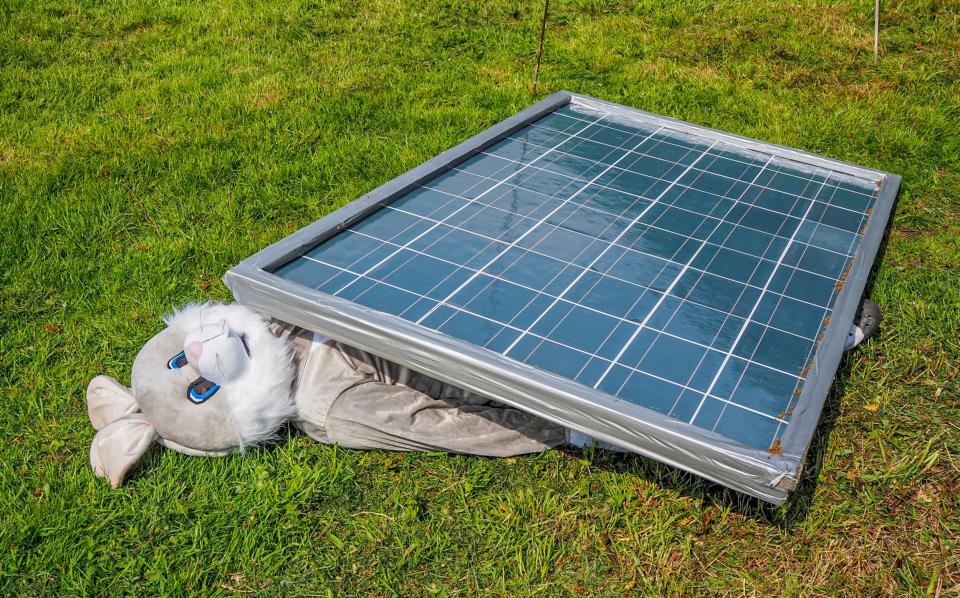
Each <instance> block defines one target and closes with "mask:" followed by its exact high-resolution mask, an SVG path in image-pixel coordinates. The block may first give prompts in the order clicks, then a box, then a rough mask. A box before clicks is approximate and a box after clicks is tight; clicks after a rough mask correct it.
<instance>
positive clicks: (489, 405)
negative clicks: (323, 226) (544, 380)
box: [271, 322, 567, 457]
mask: <svg viewBox="0 0 960 598" xmlns="http://www.w3.org/2000/svg"><path fill="white" fill-rule="evenodd" d="M271 329H272V331H273V332H274V334H277V335H278V336H281V337H288V338H290V340H291V341H292V344H293V346H294V353H295V361H296V364H297V376H296V378H297V380H296V389H295V393H294V400H295V402H296V407H297V416H296V418H295V420H294V421H295V423H296V424H297V425H298V426H299V427H300V428H301V429H302V430H303V431H304V432H305V433H307V434H308V435H310V436H311V437H313V438H315V439H316V440H318V441H319V442H324V443H337V444H339V445H341V446H344V447H348V448H356V449H388V450H399V451H449V452H455V453H469V454H474V455H486V456H490V457H509V456H512V455H522V454H526V453H536V452H540V451H544V450H547V449H550V448H553V447H556V446H559V445H561V444H564V443H565V442H567V430H566V428H564V427H562V426H559V425H556V424H553V423H550V422H548V421H546V420H544V419H541V418H539V417H537V416H535V415H530V414H529V413H525V412H523V411H520V410H519V409H514V408H513V407H509V406H506V405H503V404H501V403H497V402H495V401H491V400H489V399H485V398H482V397H480V396H477V395H475V394H472V393H469V392H467V391H464V390H461V389H459V388H456V387H453V386H450V385H449V384H446V383H444V382H440V381H439V380H435V379H433V378H430V377H428V376H424V375H423V374H419V373H417V372H414V371H412V370H410V369H409V368H406V367H403V366H400V365H398V364H395V363H393V362H390V361H387V360H385V359H382V358H380V357H377V356H375V355H371V354H370V353H367V352H365V351H361V350H359V349H355V348H353V347H348V346H346V345H343V344H341V343H338V342H336V341H333V340H330V339H325V338H323V337H320V336H318V335H315V334H314V333H313V332H310V331H308V330H304V329H302V328H298V327H295V326H292V325H289V324H284V323H280V322H275V323H274V324H273V325H272V326H271Z"/></svg>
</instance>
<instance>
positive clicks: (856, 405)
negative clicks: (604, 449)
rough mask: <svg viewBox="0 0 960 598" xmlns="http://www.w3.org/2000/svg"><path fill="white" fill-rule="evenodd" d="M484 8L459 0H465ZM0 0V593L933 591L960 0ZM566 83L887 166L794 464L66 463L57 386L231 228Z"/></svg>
mask: <svg viewBox="0 0 960 598" xmlns="http://www.w3.org/2000/svg"><path fill="white" fill-rule="evenodd" d="M476 4H480V3H476ZM482 4H483V6H477V5H475V4H474V3H468V2H465V1H457V0H446V1H437V0H420V1H417V2H402V1H399V0H397V1H389V0H380V1H370V2H357V3H353V2H338V3H328V2H319V1H309V0H304V1H299V2H298V1H294V2H277V3H274V2H266V1H263V0H249V1H247V2H239V1H236V0H219V1H216V2H214V1H202V2H195V3H194V2H190V3H188V2H177V1H171V2H157V3H147V2H141V1H139V0H131V1H124V2H113V1H106V2H89V3H81V2H71V1H69V0H61V1H50V2H46V1H36V2H32V1H22V0H21V1H17V0H13V1H12V2H11V1H10V0H7V1H4V2H2V3H0V239H2V241H0V243H2V245H0V310H2V311H0V397H2V399H0V426H2V430H3V435H2V438H3V443H2V445H0V592H2V593H4V594H9V595H38V594H50V595H62V594H97V593H102V594H108V595H115V594H186V593H208V594H221V593H223V594H227V593H233V592H237V593H260V594H267V595H271V594H272V595H286V594H309V595H316V594H320V595H339V594H364V595H370V594H374V595H382V594H393V593H396V594H426V593H437V594H441V595H475V594H510V595H512V594H523V595H526V594H547V595H579V594H596V595H603V594H617V593H623V592H626V591H633V592H636V593H641V594H649V593H654V594H660V593H667V594H684V593H733V594H741V593H746V594H761V595H781V594H784V595H810V594H822V595H842V594H855V595H870V596H873V595H879V594H884V593H893V594H907V593H910V594H924V593H933V594H942V595H947V594H950V593H956V592H960V547H958V540H960V383H958V381H957V376H958V374H960V124H958V123H960V6H958V4H957V3H956V2H951V1H935V0H917V1H912V0H900V1H896V2H886V3H884V4H885V7H884V20H883V26H882V37H881V54H880V58H879V61H878V62H877V63H876V64H875V63H874V61H873V56H872V44H873V41H872V25H873V23H872V13H871V11H872V5H873V3H872V2H870V1H868V0H858V1H853V0H841V1H838V2H814V1H810V0H802V1H799V2H782V1H772V0H758V1H757V2H753V3H746V2H744V3H740V2H732V1H727V2H720V3H713V2H705V1H702V0H694V1H687V2H680V1H676V2H672V1H668V0H660V1H657V0H646V1H639V2H613V1H606V0H569V1H563V2H561V1H556V2H554V3H552V9H553V10H552V14H551V19H550V24H549V31H548V34H547V41H546V46H545V51H544V62H543V67H542V70H541V79H540V89H539V91H538V94H537V96H536V97H534V96H532V95H531V91H530V83H531V80H532V75H533V61H534V55H535V52H536V43H537V35H538V28H539V21H540V11H541V10H542V4H540V3H538V2H535V1H526V2H519V1H516V0H514V1H506V0H502V1H501V0H497V1H495V2H485V3H482ZM558 89H569V90H571V91H577V92H582V93H586V94H590V95H594V96H597V97H600V98H603V99H607V100H611V101H616V102H621V103H624V104H628V105H631V106H635V107H638V108H642V109H645V110H649V111H653V112H657V113H660V114H664V115H667V116H672V117H676V118H680V119H684V120H689V121H692V122H695V123H698V124H703V125H707V126H711V127H716V128H720V129H724V130H728V131H732V132H735V133H738V134H741V135H747V136H751V137H757V138H760V139H763V140H766V141H772V142H775V143H780V144H784V145H788V146H793V147H798V148H801V149H805V150H808V151H813V152H817V153H821V154H825V155H827V156H830V157H833V158H838V159H841V160H846V161H851V162H856V163H860V164H864V165H866V166H870V167H875V168H880V169H883V170H887V171H891V172H895V173H898V174H901V175H902V176H903V186H902V191H901V194H900V198H899V201H898V204H897V206H896V209H895V213H894V215H893V218H892V224H891V227H890V230H889V236H888V241H887V243H886V245H885V248H884V250H883V252H882V253H881V255H880V256H879V257H878V261H877V266H876V267H875V269H874V276H873V278H872V282H871V288H870V296H871V297H872V298H873V299H874V300H876V301H877V302H878V303H879V304H880V305H881V307H882V308H883V309H884V311H885V316H886V317H885V320H884V324H883V329H882V332H881V334H880V336H879V337H878V338H876V339H873V340H871V341H869V342H868V343H867V344H866V345H864V346H863V347H862V348H860V349H859V350H857V351H855V352H853V353H851V354H849V355H848V356H847V358H846V359H845V361H844V363H843V364H842V366H841V369H840V374H839V376H838V379H837V383H836V385H835V388H834V392H833V393H832V398H831V400H830V401H829V404H828V406H827V409H826V411H825V413H824V416H823V421H822V423H821V426H820V429H819V432H818V435H817V437H816V438H815V442H814V447H813V449H812V451H811V457H810V461H809V463H808V465H807V469H806V478H805V479H804V480H803V482H802V484H801V486H800V488H799V490H798V491H797V492H796V493H795V495H794V497H793V498H792V499H791V500H790V501H789V502H788V503H787V504H786V505H784V506H783V507H779V508H774V507H770V506H765V505H763V504H762V503H759V502H757V501H755V500H752V499H748V498H746V497H744V496H742V495H738V494H736V493H733V492H730V491H725V490H724V489H722V488H721V487H719V486H716V485H713V484H710V483H707V482H705V481H703V480H702V479H700V478H697V477H695V476H692V475H688V474H685V473H682V472H680V471H677V470H674V469H672V468H669V467H666V466H662V465H659V464H657V463H654V462H652V461H649V460H646V459H643V458H640V457H633V456H629V457H625V456H612V455H609V454H603V453H600V452H597V453H592V452H587V453H576V452H564V451H555V452H550V453H547V454H543V455H539V456H533V457H525V458H517V459H506V460H492V459H484V458H475V457H466V456H443V455H439V456H438V455H423V454H396V453H384V452H355V451H350V450H344V449H339V448H337V447H333V446H322V445H319V444H316V443H314V442H312V441H310V440H309V439H308V438H306V437H305V436H302V435H298V434H293V433H291V434H290V435H289V436H286V437H285V438H284V439H283V441H282V442H280V443H279V444H278V445H276V446H272V447H269V448H266V449H260V450H253V451H250V452H249V453H248V454H245V455H242V456H235V457H230V458H226V459H217V460H215V459H201V458H191V457H186V456H183V455H180V454H177V453H174V452H172V451H168V450H160V449H155V450H153V451H152V452H151V453H150V454H149V456H148V458H147V459H146V463H145V465H144V466H143V467H142V468H140V469H138V470H137V472H136V473H135V474H134V476H133V477H132V479H131V480H130V482H129V483H128V484H127V485H125V486H124V487H123V488H122V489H121V490H118V491H110V490H109V489H108V485H107V484H106V483H104V482H103V481H102V480H98V479H95V478H94V476H93V474H92V472H91V470H90V468H89V466H88V463H87V458H88V453H87V451H88V448H89V443H90V440H91V438H92V436H93V430H92V428H91V427H90V424H89V422H88V420H87V416H86V409H85V403H84V389H85V386H86V383H87V381H88V380H89V379H90V378H91V377H92V376H94V375H96V374H99V373H106V374H109V375H112V376H115V377H117V378H119V379H120V380H122V381H127V380H128V379H129V373H130V364H131V362H132V360H133V357H134V356H135V355H136V353H137V351H138V349H139V348H140V346H141V345H142V344H143V343H144V342H145V341H146V340H147V339H148V338H150V337H151V336H152V335H153V334H155V333H156V332H157V331H159V330H160V329H161V326H162V325H161V320H160V315H162V314H163V313H165V312H166V311H167V310H170V309H171V308H173V307H175V306H178V305H181V304H183V303H185V302H187V301H191V300H203V299H205V298H214V299H219V300H225V301H227V300H230V294H229V291H228V290H227V289H226V288H225V287H224V286H223V284H222V283H221V282H220V280H219V279H220V276H222V275H223V273H224V272H226V270H227V269H229V268H230V267H231V266H233V265H234V264H236V263H237V262H239V261H240V260H241V259H243V258H244V257H246V256H247V255H249V254H251V253H253V252H254V251H257V250H259V249H261V248H263V247H265V246H266V245H268V244H269V243H271V242H273V241H276V240H278V239H280V238H282V237H284V236H285V235H287V234H289V233H290V232H291V231H293V230H295V229H297V228H299V227H300V226H303V225H305V224H308V223H310V222H312V221H313V220H315V219H317V218H318V217H320V216H322V215H324V214H326V213H328V212H330V211H331V210H333V209H335V208H337V207H339V206H341V205H344V204H345V203H346V202H348V201H350V200H352V199H354V198H355V197H357V196H359V195H361V194H362V193H364V192H365V191H368V190H370V189H372V188H374V187H376V186H377V185H379V184H381V183H383V182H385V181H387V180H389V179H391V178H393V177H394V176H396V175H398V174H400V173H402V172H404V171H406V170H407V169H409V168H411V167H413V166H415V165H417V164H419V163H421V162H422V161H424V160H426V159H428V158H430V157H432V156H434V155H435V154H437V153H439V152H440V151H442V150H444V149H446V148H448V147H451V146H453V145H455V144H456V143H458V142H460V141H462V140H464V139H466V138H467V137H469V136H471V135H473V134H475V133H477V132H479V131H481V130H483V129H484V128H486V127H488V126H490V125H492V124H494V123H496V122H498V121H499V120H501V119H503V118H505V117H506V116H508V115H510V114H512V113H514V112H516V111H517V110H519V109H521V108H523V107H525V106H527V105H529V104H531V103H532V102H533V101H535V99H537V98H539V97H542V96H544V95H546V94H548V93H551V92H553V91H556V90H558Z"/></svg>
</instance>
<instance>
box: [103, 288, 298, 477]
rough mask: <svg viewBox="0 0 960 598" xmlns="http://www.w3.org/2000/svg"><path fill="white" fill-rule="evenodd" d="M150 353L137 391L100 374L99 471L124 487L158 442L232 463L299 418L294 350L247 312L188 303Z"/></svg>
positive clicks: (143, 354)
mask: <svg viewBox="0 0 960 598" xmlns="http://www.w3.org/2000/svg"><path fill="white" fill-rule="evenodd" d="M166 322H167V328H165V329H164V330H163V331H161V332H160V333H159V334H157V335H156V336H154V337H153V338H152V339H151V340H150V341H148V342H147V344H146V345H144V347H143V349H141V351H140V353H139V354H138V355H137V358H136V360H135V361H134V364H133V371H132V373H131V376H130V378H131V388H129V389H128V388H126V387H125V386H123V385H121V384H120V383H119V382H117V381H116V380H114V379H113V378H109V377H107V376H97V377H96V378H94V379H93V380H91V381H90V384H89V386H88V387H87V410H88V413H89V415H90V421H91V423H93V427H94V428H96V430H97V433H96V436H94V439H93V443H92V445H91V447H90V464H91V465H92V466H93V469H94V471H96V473H97V475H98V476H100V477H104V478H107V479H108V480H110V484H111V485H112V486H113V487H114V488H116V487H118V486H119V485H120V483H121V482H122V481H123V478H124V476H125V475H126V473H127V471H128V470H129V469H130V467H131V466H133V464H134V463H136V461H137V460H138V459H139V458H140V457H141V456H142V455H143V454H144V453H145V452H146V451H147V449H149V448H150V446H151V445H152V444H153V443H154V442H158V443H160V444H162V445H163V446H166V447H167V448H170V449H173V450H176V451H180V452H182V453H186V454H188V455H207V456H222V455H226V454H228V453H229V452H231V451H236V450H242V449H243V448H244V447H245V446H248V445H251V444H256V443H259V442H263V441H265V440H269V439H270V438H271V437H273V436H274V435H275V434H276V432H277V430H278V428H280V426H282V425H283V424H284V423H285V422H286V421H288V420H289V419H290V418H291V417H292V416H293V414H294V411H295V408H294V403H293V396H292V392H293V383H294V375H295V366H294V361H293V359H292V356H291V354H290V352H291V350H290V347H289V346H288V343H287V342H286V341H285V340H284V339H282V338H278V337H277V336H274V335H273V334H272V333H271V332H270V329H269V328H268V323H267V322H266V321H264V320H263V318H261V317H260V316H259V315H257V314H256V313H255V312H253V311H251V310H250V309H248V308H245V307H243V306H240V305H217V304H212V303H208V304H204V305H188V306H186V307H185V308H183V309H182V310H180V311H179V312H176V313H174V314H173V315H172V316H171V317H169V318H167V320H166Z"/></svg>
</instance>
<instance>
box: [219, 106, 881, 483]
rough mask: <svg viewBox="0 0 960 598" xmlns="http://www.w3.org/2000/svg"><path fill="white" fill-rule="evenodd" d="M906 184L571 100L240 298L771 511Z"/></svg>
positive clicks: (387, 201) (491, 137)
mask: <svg viewBox="0 0 960 598" xmlns="http://www.w3.org/2000/svg"><path fill="white" fill-rule="evenodd" d="M898 185H899V178H898V177H896V176H895V175H890V174H887V173H882V172H879V171H873V170H868V169H863V168H860V167H854V166H851V165H848V164H844V163H841V162H836V161H832V160H828V159H825V158H821V157H817V156H812V155H809V154H804V153H802V152H798V151H796V150H790V149H788V148H782V147H779V146H774V145H771V144H763V143H760V142H755V141H752V140H747V139H743V138H740V137H736V136H732V135H729V134H724V133H720V132H717V131H713V130H710V129H705V128H701V127H696V126H693V125H688V124H686V123H680V122H678V121H674V120H671V119H666V118H663V117H659V116H655V115H651V114H647V113H643V112H640V111H636V110H632V109H628V108H625V107H622V106H618V105H614V104H609V103H606V102H602V101H599V100H595V99H593V98H588V97H585V96H575V95H573V94H569V93H566V92H563V93H561V94H556V95H554V96H551V98H548V99H547V100H545V101H544V102H541V103H539V104H537V105H535V106H534V107H532V108H530V109H528V110H527V111H524V112H522V113H520V114H519V115H517V116H515V117H513V118H512V119H509V120H508V121H505V122H504V123H501V124H500V125H498V126H497V127H494V128H493V129H491V130H489V131H487V132H485V133H483V134H481V135H479V136H477V137H475V138H474V139H472V140H470V141H468V142H466V143H465V144H462V145H461V146H458V147H457V148H454V149H453V150H450V152H447V153H445V154H443V155H441V156H440V157H438V158H435V159H434V160H433V161H431V162H428V163H427V164H425V165H423V166H421V167H420V168H419V169H415V170H414V171H411V172H410V173H407V174H406V175H403V176H402V177H400V178H399V179H396V180H395V181H392V182H391V183H388V184H387V185H385V186H384V187H382V188H380V189H378V190H376V191H374V192H372V193H371V194H369V195H368V196H365V197H364V198H361V199H360V200H357V201H355V202H353V203H351V204H350V205H348V206H347V207H346V208H344V209H343V210H342V211H340V212H337V213H335V214H333V215H331V216H329V217H327V218H325V219H323V220H321V221H318V222H317V223H314V225H311V226H310V227H307V228H306V229H304V230H303V231H300V232H299V233H297V234H296V235H294V236H292V237H291V238H288V239H287V240H284V241H281V242H280V243H278V244H276V245H275V246H273V247H271V248H268V249H267V250H265V251H264V252H261V253H260V254H257V255H256V256H254V257H253V258H251V259H250V260H248V261H247V262H244V264H241V265H240V266H238V267H237V268H235V269H234V270H232V271H231V272H230V273H228V275H227V277H226V280H227V282H228V284H230V286H231V287H232V288H233V289H234V292H235V294H236V295H237V296H238V300H240V301H243V302H248V303H251V304H253V305H254V306H256V307H259V308H261V309H264V310H265V311H267V312H268V313H270V314H272V315H274V316H277V317H280V318H281V319H286V320H289V321H293V322H294V323H299V324H301V325H305V326H308V327H311V328H314V329H318V330H320V331H321V332H325V333H327V334H330V335H331V336H335V337H337V338H340V339H342V340H344V341H345V342H348V343H349V342H352V343H354V344H357V345H359V346H361V347H363V348H365V349H367V350H370V351H372V352H374V353H379V354H381V355H383V356H385V357H388V358H390V359H394V360H396V361H399V362H401V363H404V364H406V365H408V366H410V367H413V368H415V369H419V370H421V371H425V372H426V373H428V374H432V375H435V376H437V377H439V378H442V379H445V380H447V381H448V382H451V383H454V384H458V385H460V386H463V387H465V388H469V389H470V390H474V391H475V392H478V393H480V394H485V395H487V396H491V397H493V398H497V399H500V400H504V401H506V402H508V403H511V404H514V405H516V406H518V407H521V408H524V409H527V410H529V411H532V412H534V413H537V414H539V415H542V416H544V417H547V418H549V419H552V420H554V421H557V422H559V423H563V424H565V425H568V426H571V427H574V428H577V429H579V430H581V431H583V432H585V433H588V434H591V435H594V436H595V437H598V438H601V439H603V440H607V441H610V442H613V443H614V444H619V445H621V446H624V447H626V448H630V449H632V450H636V451H637V452H641V453H643V454H647V455H649V456H652V457H654V458H658V459H660V460H662V461H665V462H668V463H671V464H674V465H679V466H680V467H683V468H684V469H687V470H690V471H694V472H695V473H699V474H701V475H704V476H705V477H708V478H710V479H714V480H716V481H720V482H721V483H725V484H727V485H729V486H731V487H734V488H737V489H739V490H742V491H745V492H748V493H750V494H753V495H756V496H759V497H761V498H764V499H766V500H770V501H773V502H779V501H782V500H783V498H784V497H785V495H786V492H787V491H788V490H789V489H791V487H792V486H793V484H795V482H796V480H797V478H798V476H799V473H800V468H801V466H802V459H803V456H804V454H805V452H806V450H807V447H808V445H809V442H810V439H811V437H812V433H813V429H814V426H815V423H816V419H817V418H818V417H819V413H820V410H821V408H822V405H823V401H824V399H825V397H826V394H827V391H828V390H829V386H830V382H831V380H832V377H833V374H834V372H835V370H836V367H837V365H838V363H839V359H840V351H841V350H842V344H843V340H844V338H845V336H846V334H847V330H848V328H849V326H850V323H851V321H852V318H853V310H855V309H856V303H857V302H858V301H859V295H860V293H861V292H862V289H863V285H864V282H865V278H866V274H867V273H868V272H869V268H870V264H871V262H872V259H873V257H874V255H875V253H876V249H877V245H878V243H879V235H880V234H882V229H883V228H884V226H885V222H886V219H887V217H888V215H889V211H890V208H891V205H892V202H893V199H894V197H895V195H896V190H897V187H898ZM865 233H873V234H871V236H870V237H869V238H867V237H866V236H865ZM294 297H295V298H296V301H292V300H291V299H292V298H294ZM834 319H837V320H838V321H837V322H834ZM831 324H832V325H831ZM828 341H829V342H828Z"/></svg>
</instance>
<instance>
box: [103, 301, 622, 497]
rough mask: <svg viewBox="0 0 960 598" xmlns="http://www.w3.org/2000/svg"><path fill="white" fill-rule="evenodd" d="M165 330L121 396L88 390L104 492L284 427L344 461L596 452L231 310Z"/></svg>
mask: <svg viewBox="0 0 960 598" xmlns="http://www.w3.org/2000/svg"><path fill="white" fill-rule="evenodd" d="M165 321H166V323H167V327H166V328H165V329H164V330H163V331H161V332H160V333H159V334H157V335H156V336H154V337H153V338H152V339H150V340H149V341H148V342H147V344H146V345H144V347H143V349H141V350H140V353H139V354H137V357H136V359H135V360H134V363H133V370H132V372H131V376H130V378H131V388H129V389H128V388H127V387H125V386H123V385H122V384H120V383H119V382H117V381H116V380H115V379H113V378H110V377H108V376H97V377H95V378H94V379H93V380H91V381H90V384H89V385H88V387H87V411H88V414H89V416H90V421H91V423H92V424H93V427H94V428H96V430H97V433H96V435H95V436H94V438H93V443H92V444H91V446H90V465H91V466H92V467H93V469H94V471H95V472H96V474H97V475H98V476H99V477H103V478H106V479H108V480H109V481H110V484H111V485H112V486H113V487H114V488H117V487H119V486H120V484H121V483H122V482H123V479H124V477H125V476H126V474H127V472H128V471H129V470H130V468H131V467H132V466H133V465H134V463H136V462H137V460H138V459H139V458H140V457H141V456H143V454H144V453H146V451H147V450H148V449H149V448H150V446H151V445H152V444H153V443H154V442H156V443H159V444H161V445H163V446H165V447H167V448H170V449H173V450H175V451H179V452H181V453H185V454H188V455H198V456H224V455H227V454H229V453H231V452H235V451H242V450H243V449H244V448H246V447H249V446H253V445H256V444H260V443H263V442H269V441H271V440H273V439H275V438H276V436H277V433H278V430H279V429H280V428H281V426H283V425H284V424H285V423H287V422H293V423H294V424H295V425H296V426H297V427H299V428H300V429H301V430H303V431H304V432H305V433H307V434H309V435H310V436H311V437H313V438H315V439H316V440H318V441H320V442H323V443H337V444H339V445H340V446H343V447H347V448H354V449H390V450H400V451H418V450H422V451H449V452H454V453H469V454H474V455H485V456H490V457H509V456H515V455H522V454H527V453H536V452H540V451H544V450H547V449H551V448H554V447H557V446H559V445H562V444H565V443H569V444H572V445H574V446H577V447H583V446H586V445H588V444H593V443H594V440H593V439H592V438H590V437H589V436H587V435H584V434H580V433H578V432H575V431H572V430H567V429H566V428H564V427H563V426H559V425H557V424H554V423H551V422H548V421H546V420H544V419H541V418H539V417H536V416H534V415H530V414H529V413H526V412H524V411H520V410H518V409H514V408H513V407H509V406H506V405H503V404H501V403H497V402H494V401H491V400H488V399H484V398H483V397H480V396H477V395H475V394H471V393H469V392H466V391H464V390H460V389H458V388H455V387H453V386H450V385H449V384H446V383H444V382H440V381H438V380H435V379H432V378H429V377H427V376H424V375H422V374H419V373H417V372H414V371H412V370H410V369H408V368H406V367H403V366H400V365H397V364H395V363H391V362H389V361H386V360H384V359H381V358H379V357H376V356H375V355H372V354H370V353H367V352H364V351H360V350H358V349H354V348H352V347H348V346H346V345H343V344H341V343H338V342H336V341H334V340H331V339H328V338H324V337H322V336H320V335H318V334H315V333H313V332H310V331H308V330H304V329H302V328H298V327H296V326H292V325H289V324H285V323H282V322H277V321H273V322H270V321H267V320H265V319H263V318H262V317H261V316H260V315H259V314H257V313H256V312H254V311H252V310H251V309H249V308H247V307H244V306H242V305H239V304H231V305H220V304H215V303H206V304H203V305H188V306H186V307H184V308H183V309H182V310H180V311H178V312H175V313H174V314H172V315H171V316H170V317H168V318H166V319H165ZM599 444H600V446H601V447H602V448H607V449H611V450H619V449H617V448H616V447H613V446H611V445H607V444H603V443H599Z"/></svg>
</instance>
